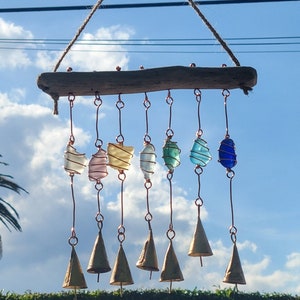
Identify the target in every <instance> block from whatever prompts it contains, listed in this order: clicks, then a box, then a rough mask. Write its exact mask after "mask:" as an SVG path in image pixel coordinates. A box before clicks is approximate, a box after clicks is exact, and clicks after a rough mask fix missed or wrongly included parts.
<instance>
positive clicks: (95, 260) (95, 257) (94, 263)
mask: <svg viewBox="0 0 300 300" xmlns="http://www.w3.org/2000/svg"><path fill="white" fill-rule="evenodd" d="M110 270H111V268H110V265H109V262H108V259H107V254H106V250H105V246H104V241H103V238H102V233H101V230H100V231H99V233H98V235H97V237H96V240H95V243H94V248H93V251H92V253H91V256H90V260H89V263H88V267H87V272H89V273H93V274H98V275H99V274H100V273H106V272H109V271H110Z"/></svg>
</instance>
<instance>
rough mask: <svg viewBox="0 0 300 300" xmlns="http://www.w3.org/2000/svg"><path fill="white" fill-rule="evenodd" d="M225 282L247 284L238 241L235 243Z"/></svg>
mask: <svg viewBox="0 0 300 300" xmlns="http://www.w3.org/2000/svg"><path fill="white" fill-rule="evenodd" d="M223 282H225V283H233V284H246V280H245V277H244V272H243V269H242V266H241V261H240V257H239V253H238V250H237V247H236V243H234V244H233V249H232V255H231V259H230V262H229V264H228V267H227V269H226V272H225V277H224V279H223Z"/></svg>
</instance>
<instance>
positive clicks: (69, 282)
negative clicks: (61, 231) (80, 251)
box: [62, 245, 87, 290]
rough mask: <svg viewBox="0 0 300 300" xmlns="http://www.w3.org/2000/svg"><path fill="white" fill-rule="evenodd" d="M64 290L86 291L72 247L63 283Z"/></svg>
mask: <svg viewBox="0 0 300 300" xmlns="http://www.w3.org/2000/svg"><path fill="white" fill-rule="evenodd" d="M62 287H63V288H65V289H75V290H76V289H86V288H87V285H86V282H85V279H84V275H83V272H82V269H81V265H80V262H79V259H78V256H77V254H76V251H75V248H74V246H73V245H72V251H71V258H70V262H69V265H68V268H67V272H66V275H65V279H64V282H63V286H62Z"/></svg>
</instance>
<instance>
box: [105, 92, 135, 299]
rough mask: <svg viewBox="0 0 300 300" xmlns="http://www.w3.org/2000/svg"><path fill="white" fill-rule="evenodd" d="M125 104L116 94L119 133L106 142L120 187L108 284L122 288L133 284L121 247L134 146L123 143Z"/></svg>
mask: <svg viewBox="0 0 300 300" xmlns="http://www.w3.org/2000/svg"><path fill="white" fill-rule="evenodd" d="M124 106H125V104H124V102H123V100H122V99H121V94H119V95H118V100H117V102H116V107H117V109H118V113H119V134H118V136H117V137H116V143H109V144H108V164H109V166H110V167H112V168H113V169H115V170H117V171H118V179H119V180H120V183H121V188H120V212H121V216H120V225H119V226H118V241H119V250H118V254H117V258H116V261H115V265H114V268H113V271H112V274H111V277H110V284H112V285H119V286H120V288H121V294H122V288H123V286H124V285H129V284H133V280H132V277H131V272H130V268H129V265H128V261H127V258H126V255H125V252H124V249H123V242H124V241H125V226H124V182H125V179H126V173H125V171H126V170H128V169H129V166H130V160H131V158H132V157H133V152H134V148H133V147H132V146H125V145H124V136H123V134H122V109H123V108H124Z"/></svg>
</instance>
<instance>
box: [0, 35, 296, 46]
mask: <svg viewBox="0 0 300 300" xmlns="http://www.w3.org/2000/svg"><path fill="white" fill-rule="evenodd" d="M225 40H226V41H227V42H228V44H229V45H233V46H279V45H299V44H300V36H275V37H271V36H266V37H229V38H225ZM68 42H69V40H67V39H23V38H0V44H16V45H18V44H21V45H22V44H26V45H32V46H36V45H66V44H68ZM77 45H78V46H85V45H88V46H141V47H153V46H162V47H170V46H172V47H181V46H185V47H191V46H215V45H216V43H215V39H213V38H150V39H138V38H136V39H80V40H78V41H77Z"/></svg>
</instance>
